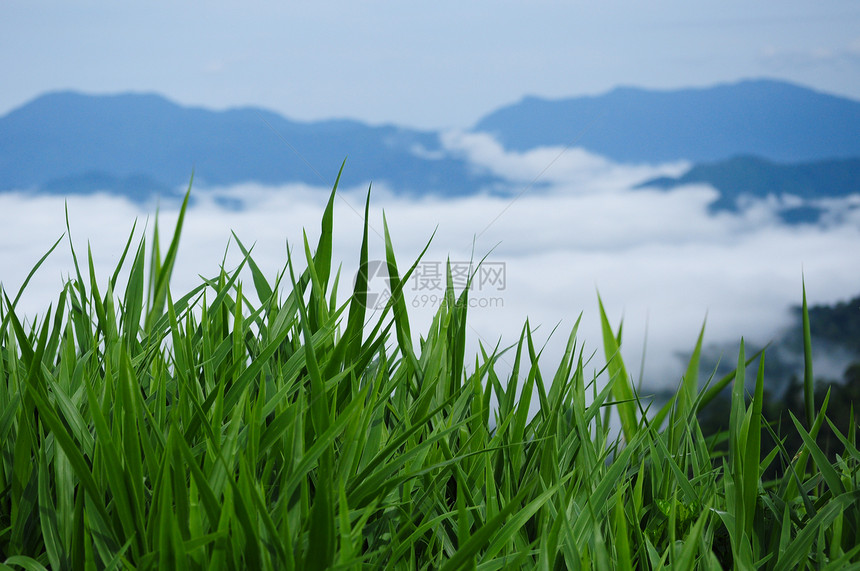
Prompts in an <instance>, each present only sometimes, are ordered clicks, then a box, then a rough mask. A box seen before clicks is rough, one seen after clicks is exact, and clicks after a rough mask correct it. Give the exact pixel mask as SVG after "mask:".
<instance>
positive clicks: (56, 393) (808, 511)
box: [0, 185, 860, 571]
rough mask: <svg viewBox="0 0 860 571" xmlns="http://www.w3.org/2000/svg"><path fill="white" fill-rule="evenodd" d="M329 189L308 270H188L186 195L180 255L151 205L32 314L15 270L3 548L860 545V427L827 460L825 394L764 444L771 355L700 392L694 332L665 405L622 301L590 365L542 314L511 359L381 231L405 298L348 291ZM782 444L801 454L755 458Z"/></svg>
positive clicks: (574, 562) (195, 560)
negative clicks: (722, 397)
mask: <svg viewBox="0 0 860 571" xmlns="http://www.w3.org/2000/svg"><path fill="white" fill-rule="evenodd" d="M335 191H336V185H335V189H334V190H333V191H332V195H331V198H330V200H329V202H328V205H327V208H326V210H325V214H324V216H323V220H322V227H321V233H320V239H319V243H318V244H317V245H316V247H315V248H312V247H311V245H310V244H308V243H307V240H305V243H304V244H302V245H301V247H300V248H298V249H297V250H298V251H299V252H301V253H302V254H303V256H304V258H305V261H304V262H303V263H302V264H301V266H302V267H305V268H306V269H304V270H303V271H301V273H298V272H297V269H296V268H297V266H298V265H299V264H296V263H293V261H292V260H287V263H286V265H285V267H284V270H283V271H282V272H280V273H278V275H276V276H274V277H271V276H265V275H264V274H263V273H262V272H261V271H260V269H259V268H258V266H257V265H256V264H255V263H254V259H253V257H252V254H251V252H250V251H249V249H248V248H246V247H245V246H244V245H243V244H242V242H241V241H240V239H239V238H238V237H237V238H236V242H237V244H238V246H239V248H240V250H241V252H242V254H243V259H242V262H241V263H240V264H239V266H238V267H237V268H236V269H235V270H231V271H227V270H226V269H225V268H223V267H222V268H221V269H220V271H218V272H217V273H216V274H215V275H213V276H212V277H211V278H209V279H204V280H201V283H200V284H199V285H198V286H197V287H196V288H195V289H193V290H192V291H190V292H185V293H182V294H179V293H178V292H174V291H172V290H171V289H170V285H169V284H170V277H171V273H172V271H173V268H174V263H175V260H176V254H177V248H178V244H179V237H180V233H181V230H182V224H183V219H184V215H185V207H186V205H187V197H186V204H184V205H183V208H182V211H181V213H180V216H179V221H178V223H177V226H176V229H175V231H174V234H173V238H172V241H171V243H170V246H169V247H168V249H167V251H166V253H164V255H163V256H162V253H161V252H160V250H159V246H158V228H157V225H156V229H155V236H154V240H153V243H152V244H151V245H150V246H149V247H147V245H146V243H145V241H141V242H140V244H139V245H138V246H137V247H133V246H134V245H133V243H132V239H131V238H129V241H128V243H127V245H126V248H125V252H124V254H123V256H122V258H121V260H120V262H119V264H118V266H117V268H116V271H115V272H114V273H113V274H112V275H111V277H110V278H109V279H107V280H103V279H99V277H98V276H96V275H95V271H94V268H93V262H92V258H91V257H90V256H87V258H86V259H85V260H84V262H85V263H84V264H83V265H81V264H79V260H80V259H83V258H79V257H78V256H77V255H75V257H74V260H75V268H74V270H75V273H74V276H75V277H74V279H71V280H70V281H69V282H68V283H67V284H66V285H65V288H64V289H63V291H62V292H61V293H60V295H59V297H58V299H57V300H56V303H55V304H54V306H53V307H52V308H51V309H49V310H48V312H47V313H46V314H45V315H43V316H40V317H37V318H36V319H35V320H29V321H28V320H24V319H23V318H22V317H21V316H19V315H17V314H16V311H15V308H16V303H17V299H18V298H19V297H20V292H19V293H18V294H17V295H16V296H15V298H14V299H10V298H9V296H8V295H7V293H6V292H3V293H2V296H0V297H2V300H0V343H2V345H1V346H0V351H1V352H2V354H0V562H2V568H4V569H6V568H12V569H16V568H24V569H42V568H51V569H173V568H177V569H184V568H190V569H258V568H259V569H329V568H335V569H364V568H367V569H375V568H383V567H386V568H394V569H410V570H411V569H443V570H450V569H480V570H487V571H489V570H495V569H506V568H514V569H516V568H524V569H532V568H537V569H547V570H549V569H610V568H611V569H659V568H664V567H671V568H676V569H721V568H736V569H749V568H752V567H761V568H764V569H822V568H824V569H851V568H853V569H857V568H860V510H858V505H860V481H859V480H860V477H858V464H860V453H858V451H857V448H856V434H855V432H856V430H855V428H856V423H855V421H854V420H853V419H852V422H851V424H850V426H851V427H852V428H851V430H850V431H849V433H847V434H844V435H843V434H839V435H838V436H839V438H840V441H841V442H842V444H843V446H844V449H843V451H842V452H841V453H840V454H839V455H838V457H837V460H836V461H835V462H832V463H831V462H829V461H828V460H827V457H826V456H825V455H824V453H823V452H822V451H821V449H820V448H819V447H818V445H817V444H816V435H817V433H818V431H819V430H820V429H821V427H822V426H824V424H826V423H828V422H829V421H828V420H827V418H826V416H825V412H826V407H827V400H826V399H825V400H824V402H821V403H813V402H812V399H811V397H810V398H808V399H807V400H806V402H807V406H808V409H807V416H806V418H804V419H794V423H793V424H794V425H793V426H792V427H791V429H793V430H797V431H798V432H799V434H800V435H801V436H802V438H803V442H804V447H803V448H802V450H801V451H800V452H799V453H798V454H797V455H795V456H793V457H790V456H789V455H788V453H787V452H786V451H785V449H784V448H783V449H780V448H777V449H775V450H773V451H769V450H761V444H760V443H761V434H762V430H773V429H772V428H771V425H770V424H769V423H768V419H766V418H764V417H763V415H762V398H763V397H762V390H763V388H762V379H763V371H764V369H763V367H764V366H765V359H764V355H756V356H753V358H752V359H749V358H748V356H747V355H746V354H745V352H744V346H743V342H741V344H740V349H739V354H738V360H737V362H738V367H737V369H736V371H735V372H734V373H732V374H731V375H729V376H727V377H726V378H724V379H711V380H710V382H709V383H708V384H707V388H706V389H705V390H700V389H699V379H698V368H699V367H698V358H699V353H700V350H701V343H702V337H701V336H700V337H699V340H698V342H697V343H696V344H695V350H694V353H693V358H692V360H691V363H690V366H689V367H688V369H687V372H686V374H685V375H684V377H683V379H681V380H680V381H679V390H678V392H677V394H676V396H675V397H674V398H673V399H672V400H671V401H670V402H669V403H668V404H666V405H665V406H664V407H662V408H661V409H660V410H647V407H648V404H647V402H646V401H644V400H642V399H640V398H639V396H638V394H637V392H636V389H635V386H634V385H633V384H632V382H631V380H630V378H629V376H628V374H627V372H626V368H625V366H624V363H623V361H622V359H621V356H620V353H619V352H618V348H619V346H620V342H621V340H620V332H617V331H615V330H613V328H612V326H611V325H610V323H609V321H608V320H607V319H606V316H605V313H604V312H603V311H602V304H601V317H602V325H603V332H604V335H603V340H604V347H605V350H606V355H605V357H606V360H605V363H606V365H605V367H603V368H602V369H601V370H600V371H598V373H591V374H589V373H588V372H587V371H588V370H593V369H594V368H595V367H594V365H593V363H591V362H590V361H589V355H590V354H591V353H590V350H587V349H586V348H585V347H583V346H582V345H581V344H580V343H578V341H577V337H576V327H574V329H573V331H571V332H570V337H569V342H568V345H567V350H566V351H565V353H564V357H563V359H562V361H561V362H560V363H559V364H558V366H557V368H556V369H555V370H554V371H551V372H548V371H546V370H542V369H541V367H540V366H539V365H538V363H539V356H540V348H539V347H538V346H537V345H536V341H535V339H534V337H533V336H532V334H531V331H530V329H529V326H528V324H526V325H525V326H524V327H523V329H522V334H521V335H520V337H519V339H518V340H517V342H516V343H515V344H514V345H513V346H512V347H509V348H507V349H506V351H507V354H506V359H509V360H511V361H513V370H512V371H511V372H510V374H509V375H508V376H505V377H500V375H499V373H498V372H497V369H496V363H497V361H498V359H499V357H500V355H501V353H502V352H503V351H502V350H500V349H499V348H498V347H497V348H482V349H481V353H480V354H479V355H477V356H471V355H466V354H465V348H464V347H465V338H466V337H465V336H466V319H467V315H466V312H467V308H468V304H467V303H463V301H464V299H465V296H467V295H468V293H467V292H466V291H464V292H460V293H457V292H455V290H454V288H453V286H452V279H451V275H450V270H449V274H448V287H447V291H446V292H445V303H443V304H442V306H441V307H440V309H439V311H438V313H437V314H436V316H435V318H434V319H433V322H432V325H431V326H430V328H429V330H428V331H427V332H426V334H425V335H423V336H422V337H421V338H420V339H419V340H418V342H417V343H415V342H414V341H415V340H413V338H412V336H411V331H412V330H411V328H410V324H409V316H408V314H407V310H406V303H405V300H404V297H403V295H402V284H404V283H406V281H407V280H408V279H409V276H410V273H411V272H412V270H413V269H414V268H415V267H416V266H415V265H414V264H413V265H412V266H411V267H409V268H405V266H401V265H399V264H398V261H397V260H396V258H395V254H394V248H393V247H392V244H391V240H390V238H389V235H388V232H387V228H386V233H385V249H386V257H387V263H388V269H389V273H390V274H391V276H392V277H393V284H392V285H393V296H392V298H391V300H390V302H389V304H388V306H387V307H386V309H385V311H383V312H382V313H381V315H376V316H374V317H373V319H372V320H371V321H369V322H368V318H369V312H367V311H366V310H365V306H366V300H367V279H368V276H367V274H366V272H364V271H360V272H359V274H358V277H357V279H356V281H355V287H354V292H353V294H352V295H351V296H350V298H349V299H348V300H347V301H346V302H340V301H338V300H337V299H336V296H335V292H336V291H337V282H338V279H339V277H340V276H339V274H338V273H337V272H334V271H333V263H332V229H333V216H332V211H333V201H334V197H335ZM369 200H370V199H369V197H368V206H367V208H368V209H369ZM365 216H367V214H365ZM132 235H133V233H132ZM55 247H56V245H55ZM360 256H361V259H360V260H359V262H360V268H362V270H363V269H364V268H366V265H367V262H368V231H367V219H366V218H365V229H364V235H363V239H362V246H361V255H360ZM43 260H44V258H43ZM305 262H306V263H305ZM415 263H416V264H417V261H416V262H415ZM40 264H41V261H40V262H39V264H37V265H36V268H34V271H36V269H38V267H39V265H40ZM404 268H405V271H403V270H404ZM240 274H241V275H250V277H251V280H250V283H244V282H243V281H242V280H240V279H239V276H240ZM85 277H86V278H87V279H85ZM120 277H123V279H122V280H120ZM120 283H123V284H125V285H124V288H125V289H124V291H119V290H118V289H117V288H118V284H120ZM25 288H26V282H25V285H24V286H23V288H22V291H23V290H24V289H25ZM249 292H250V293H249ZM255 300H256V301H255ZM804 308H805V305H804ZM31 321H32V322H31ZM577 325H578V322H577ZM804 333H805V338H806V340H807V342H808V340H809V338H810V335H809V331H808V328H807V329H806V330H805V331H804ZM467 359H468V361H467ZM749 364H752V365H753V366H755V365H757V372H756V373H755V376H756V381H755V383H749V384H747V383H746V382H745V381H746V374H747V371H746V367H747V365H749ZM807 370H808V371H809V376H808V377H807V379H806V383H807V385H811V383H812V378H811V370H812V369H811V361H810V362H809V364H808V366H807ZM598 376H600V377H601V379H608V382H604V381H603V380H601V382H598V380H597V379H598ZM753 385H754V386H755V390H754V391H752V393H751V394H746V390H745V386H753ZM729 386H731V387H732V388H731V390H732V407H731V418H730V422H729V425H730V428H729V430H728V431H727V433H724V434H721V435H718V436H717V437H715V438H709V439H706V438H705V437H704V436H703V435H702V432H701V430H700V428H699V425H698V422H697V420H696V412H697V411H699V410H701V409H702V408H704V407H707V406H708V404H709V402H710V401H711V400H712V399H713V398H714V396H715V395H716V394H717V393H718V392H719V391H720V390H721V389H722V388H725V387H729ZM807 394H811V388H810V387H807ZM534 399H537V401H538V402H537V404H539V407H538V410H537V413H534V412H532V413H530V409H532V410H533V409H534V408H535V407H533V406H531V405H532V401H533V400H534ZM491 402H496V403H497V406H492V407H491ZM816 405H818V406H819V407H820V408H815V406H816ZM612 416H617V418H620V420H621V427H622V431H621V433H620V434H617V431H615V430H611V429H610V417H612ZM783 428H784V425H783ZM834 430H835V427H834ZM726 443H727V446H725V444H726ZM774 462H778V463H782V464H783V465H784V466H785V467H786V468H787V469H785V470H784V474H785V475H784V476H783V477H782V478H781V479H778V480H774V481H765V480H763V479H762V476H761V475H762V473H763V472H764V470H765V468H767V467H768V466H769V465H770V464H771V463H774Z"/></svg>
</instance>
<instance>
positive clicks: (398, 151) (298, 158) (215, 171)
mask: <svg viewBox="0 0 860 571" xmlns="http://www.w3.org/2000/svg"><path fill="white" fill-rule="evenodd" d="M345 158H346V159H347V160H348V164H349V168H348V169H347V170H346V174H345V178H344V180H343V181H342V183H343V184H345V185H352V184H365V183H367V182H368V181H371V180H372V181H375V182H383V183H388V184H390V185H392V186H393V187H395V188H396V189H397V190H399V191H403V192H410V191H411V192H434V193H439V194H443V195H444V194H461V193H464V192H473V191H474V190H475V189H476V188H479V187H481V186H484V185H491V184H492V183H493V181H494V179H492V178H490V177H487V176H484V175H481V174H476V173H473V172H472V170H471V168H470V167H469V165H467V164H466V163H465V162H464V161H463V160H461V159H458V158H456V157H448V156H443V155H442V154H441V152H440V142H439V138H438V135H437V134H435V133H432V132H422V131H415V130H410V129H403V128H400V127H396V126H390V125H385V126H369V125H366V124H363V123H360V122H357V121H349V120H332V121H319V122H313V123H300V122H295V121H290V120H289V119H285V118H284V117H281V116H280V115H277V114H275V113H272V112H270V111H266V110H262V109H255V108H243V109H231V110H227V111H210V110H206V109H200V108H192V107H183V106H180V105H177V104H175V103H173V102H171V101H169V100H167V99H165V98H163V97H161V96H158V95H152V94H122V95H83V94H80V93H74V92H61V93H51V94H48V95H44V96H42V97H39V98H37V99H35V100H33V101H32V102H30V103H28V104H26V105H25V106H23V107H21V108H19V109H17V110H15V111H12V112H11V113H9V114H8V115H6V116H5V117H2V118H0V188H2V189H4V190H7V189H15V188H19V189H32V188H38V189H41V190H46V191H51V192H60V193H62V192H76V191H79V190H80V189H81V188H85V187H86V184H83V185H82V182H83V183H93V182H100V183H101V184H103V185H108V186H111V187H112V188H111V189H112V190H115V189H121V188H122V187H123V184H122V181H126V180H127V179H129V177H131V178H133V179H134V180H136V181H138V182H140V181H148V182H149V185H150V186H151V187H153V190H156V189H161V188H163V187H176V186H180V185H182V184H187V182H188V179H189V176H190V174H191V171H192V169H194V172H195V180H197V181H198V183H200V185H201V186H207V185H209V186H211V185H231V184H236V183H242V182H259V183H263V184H281V183H287V182H299V183H307V184H314V185H320V184H322V185H330V184H331V183H332V182H333V181H334V177H335V175H336V174H337V167H338V165H340V164H341V162H342V161H343V160H344V159H345ZM111 182H114V183H116V184H112V185H111V184H110V183H111ZM137 190H140V189H137Z"/></svg>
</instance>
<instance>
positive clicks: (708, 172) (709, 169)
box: [637, 156, 860, 222]
mask: <svg viewBox="0 0 860 571" xmlns="http://www.w3.org/2000/svg"><path fill="white" fill-rule="evenodd" d="M689 184H708V185H710V186H712V187H714V188H715V189H717V190H719V191H720V197H719V198H718V199H717V200H716V201H715V202H713V203H712V204H711V209H712V210H729V211H736V210H738V208H739V206H740V205H739V204H738V200H739V199H741V198H742V197H753V198H764V197H767V196H769V195H773V196H777V197H781V198H784V197H787V196H792V197H795V198H796V199H800V203H799V204H797V205H796V206H794V207H792V208H789V209H788V210H787V211H786V212H783V218H785V219H786V220H787V221H789V222H811V221H815V220H817V218H818V215H819V214H820V213H821V209H820V208H818V207H816V206H815V204H814V203H815V202H816V201H817V200H820V199H822V198H839V197H844V196H848V195H851V194H860V158H851V159H829V160H822V161H811V162H803V163H791V164H779V163H774V162H773V161H768V160H765V159H762V158H759V157H751V156H739V157H732V158H730V159H728V160H725V161H718V162H714V163H703V164H698V165H694V166H693V167H692V168H691V169H690V170H688V171H687V172H686V173H684V174H683V175H681V176H679V177H676V178H672V177H660V178H655V179H651V180H648V181H645V182H643V183H641V184H639V185H638V186H637V188H648V187H651V188H661V189H665V190H668V189H672V188H675V187H678V186H683V185H689Z"/></svg>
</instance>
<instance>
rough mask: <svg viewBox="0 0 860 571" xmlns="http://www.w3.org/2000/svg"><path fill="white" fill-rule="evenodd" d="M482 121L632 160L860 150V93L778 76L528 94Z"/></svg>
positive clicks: (529, 137) (512, 139)
mask: <svg viewBox="0 0 860 571" xmlns="http://www.w3.org/2000/svg"><path fill="white" fill-rule="evenodd" d="M474 130H475V131H482V132H487V133H491V134H493V135H495V136H496V137H497V138H498V139H499V140H500V142H501V143H502V144H503V145H504V146H505V147H507V148H509V149H515V150H519V151H523V150H527V149H531V148H534V147H539V146H564V145H571V146H577V147H583V148H585V149H586V150H588V151H590V152H593V153H596V154H599V155H603V156H606V157H608V158H610V159H613V160H616V161H620V162H626V163H656V162H666V161H676V160H679V159H686V160H690V161H693V162H702V161H718V160H723V159H727V158H729V157H732V156H736V155H757V156H760V157H763V158H766V159H770V160H775V161H783V162H794V161H811V160H819V159H828V158H837V157H851V156H860V136H858V133H860V102H858V101H853V100H851V99H846V98H843V97H837V96H834V95H828V94H824V93H819V92H817V91H813V90H811V89H808V88H805V87H800V86H797V85H793V84H790V83H785V82H782V81H774V80H747V81H741V82H739V83H733V84H727V85H718V86H715V87H709V88H701V89H679V90H674V91H649V90H645V89H636V88H630V87H622V88H618V89H614V90H612V91H610V92H609V93H606V94H604V95H599V96H596V97H574V98H570V99H559V100H548V99H540V98H537V97H527V98H525V99H523V100H522V101H520V102H519V103H516V104H514V105H510V106H508V107H504V108H502V109H499V110H498V111H495V112H494V113H491V114H490V115H487V116H486V117H485V118H483V119H481V120H480V121H479V122H478V123H477V124H476V125H475V127H474Z"/></svg>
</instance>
